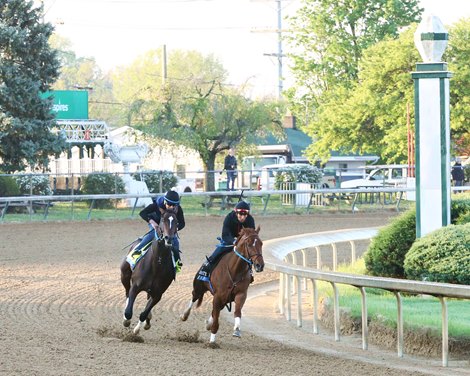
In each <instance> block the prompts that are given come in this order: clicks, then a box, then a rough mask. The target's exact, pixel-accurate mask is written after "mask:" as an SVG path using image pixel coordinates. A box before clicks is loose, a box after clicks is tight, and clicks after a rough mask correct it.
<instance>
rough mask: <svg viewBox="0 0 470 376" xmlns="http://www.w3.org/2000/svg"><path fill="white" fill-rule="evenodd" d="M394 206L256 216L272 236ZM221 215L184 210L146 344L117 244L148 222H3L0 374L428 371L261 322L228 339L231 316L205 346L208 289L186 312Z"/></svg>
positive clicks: (370, 220) (382, 217)
mask: <svg viewBox="0 0 470 376" xmlns="http://www.w3.org/2000/svg"><path fill="white" fill-rule="evenodd" d="M391 215H393V214H390V213H389V214H384V213H382V214H355V215H354V216H352V215H349V214H335V215H331V214H329V215H319V216H318V215H317V216H280V217H258V218H257V224H260V225H261V227H262V228H261V233H260V235H261V238H262V239H271V238H277V237H281V236H288V235H294V234H298V233H305V232H314V231H326V230H332V229H340V228H352V227H369V226H376V225H382V224H385V223H386V222H387V221H388V217H389V216H391ZM221 222H222V218H221V217H189V218H187V227H186V228H185V229H184V230H183V231H182V232H181V248H182V250H183V252H184V254H183V261H184V268H183V272H182V273H180V274H179V275H178V276H177V280H176V282H174V283H173V284H172V286H170V288H169V290H168V291H167V292H166V293H165V295H164V296H163V299H162V302H160V303H159V304H158V305H157V306H156V307H155V309H154V320H153V325H152V328H151V329H150V330H148V331H144V332H143V333H141V337H140V338H139V339H142V340H143V342H142V343H139V342H128V341H124V340H123V337H125V336H126V334H127V333H128V331H129V329H124V328H123V327H122V310H123V307H124V300H125V297H124V289H123V288H122V286H121V284H120V280H119V263H120V261H121V259H122V257H123V256H124V253H125V251H123V250H121V248H122V247H123V246H125V245H126V244H128V243H129V242H130V241H132V240H133V239H134V238H136V237H137V236H138V235H141V234H142V233H143V232H145V230H146V227H145V225H144V224H143V222H141V221H140V220H138V219H135V220H128V221H119V222H105V221H93V222H86V223H85V222H81V223H78V222H62V223H37V224H2V225H0V329H1V331H0V375H66V374H67V375H91V376H94V375H129V374H138V375H199V374H206V375H221V374H222V375H225V374H243V375H269V376H274V375H307V374H308V375H313V374H315V375H339V376H340V375H347V376H351V375H374V376H380V375H401V376H406V375H419V374H420V373H417V372H411V371H407V370H403V369H397V368H394V367H393V365H392V364H389V365H387V361H386V360H385V361H384V360H383V358H382V355H380V354H379V355H378V356H377V355H374V353H373V352H371V353H370V357H371V359H374V357H375V363H374V364H371V363H366V362H362V361H359V360H354V359H347V358H343V357H336V356H331V355H329V354H325V353H324V352H322V351H314V350H313V351H312V350H308V349H305V348H303V347H297V346H295V341H290V343H292V344H293V345H287V344H286V341H284V342H279V341H274V340H272V339H268V338H265V337H262V336H261V335H262V334H263V333H257V332H256V326H254V327H253V323H254V322H253V321H250V322H251V325H250V328H252V327H253V330H251V329H250V330H247V331H243V329H244V328H243V320H242V331H243V337H242V338H241V339H237V338H233V337H232V336H231V327H232V326H233V323H232V322H231V321H230V322H228V321H223V322H222V323H221V327H220V330H219V334H218V337H217V341H218V343H219V345H220V348H219V349H211V348H208V347H207V345H206V343H207V341H208V338H209V335H208V333H207V332H206V331H205V330H204V319H205V318H206V317H207V316H208V312H209V307H208V303H210V298H208V297H206V300H205V304H203V306H202V307H201V308H200V309H197V310H193V312H192V314H191V316H190V318H189V320H188V321H187V322H185V323H183V322H181V321H179V319H178V317H179V315H180V313H181V312H182V311H183V310H184V308H185V307H186V305H187V303H188V302H189V299H190V291H191V283H192V279H193V276H194V273H195V272H196V270H197V268H198V267H199V265H200V263H201V262H202V260H203V258H204V255H206V254H209V253H210V252H211V251H212V250H213V248H214V245H215V244H216V237H217V236H218V235H219V231H220V227H221ZM272 278H275V274H274V273H272V272H264V273H262V274H258V275H256V282H255V285H257V284H258V285H259V284H260V283H262V282H264V281H267V280H270V279H272ZM144 298H145V297H144V294H141V296H140V298H139V299H138V300H137V302H136V306H135V315H134V318H133V320H134V321H133V322H134V324H135V320H136V316H137V314H138V312H140V309H141V308H142V307H143V303H144ZM256 301H257V300H252V301H249V302H247V307H246V308H247V310H251V311H252V312H265V314H266V315H270V312H271V311H272V308H271V307H269V309H267V307H266V306H265V305H263V306H262V307H261V306H260V307H259V309H257V308H256V307H254V306H253V304H256ZM260 302H263V300H260ZM262 304H263V303H262ZM247 320H248V318H247ZM267 322H268V321H267V320H266V322H265V324H266V323H267ZM272 330H277V329H275V327H274V326H273V327H272ZM263 331H264V329H263ZM293 335H294V336H295V332H293ZM302 335H303V334H301V333H299V336H302ZM304 347H305V346H304ZM380 358H382V360H381V359H380ZM395 359H396V358H395ZM396 362H399V360H398V359H396Z"/></svg>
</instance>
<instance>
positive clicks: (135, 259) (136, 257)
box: [126, 242, 152, 270]
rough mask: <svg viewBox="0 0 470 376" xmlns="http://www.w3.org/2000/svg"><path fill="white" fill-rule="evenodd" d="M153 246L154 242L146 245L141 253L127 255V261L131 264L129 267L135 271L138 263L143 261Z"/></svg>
mask: <svg viewBox="0 0 470 376" xmlns="http://www.w3.org/2000/svg"><path fill="white" fill-rule="evenodd" d="M151 244H152V242H150V243H148V244H146V245H145V247H144V249H142V250H140V251H132V252H131V253H129V254H128V255H127V257H126V261H127V262H128V263H129V265H130V267H131V270H134V268H135V266H136V265H137V263H138V262H139V261H140V260H141V259H142V257H144V256H145V254H146V253H147V251H148V250H149V249H150V245H151Z"/></svg>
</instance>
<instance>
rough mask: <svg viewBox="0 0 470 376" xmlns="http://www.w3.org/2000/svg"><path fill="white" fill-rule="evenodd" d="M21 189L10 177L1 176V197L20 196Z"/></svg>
mask: <svg viewBox="0 0 470 376" xmlns="http://www.w3.org/2000/svg"><path fill="white" fill-rule="evenodd" d="M19 195H20V188H19V187H18V184H16V181H15V179H13V178H12V177H10V176H0V197H7V196H19Z"/></svg>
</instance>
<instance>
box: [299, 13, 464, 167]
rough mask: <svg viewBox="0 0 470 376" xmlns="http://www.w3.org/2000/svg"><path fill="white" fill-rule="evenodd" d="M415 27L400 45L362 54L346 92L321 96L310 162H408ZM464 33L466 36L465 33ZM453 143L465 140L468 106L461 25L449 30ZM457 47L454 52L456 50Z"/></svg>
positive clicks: (387, 42)
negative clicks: (349, 155)
mask: <svg viewBox="0 0 470 376" xmlns="http://www.w3.org/2000/svg"><path fill="white" fill-rule="evenodd" d="M415 30H416V27H411V28H409V29H408V30H406V31H404V32H403V33H402V34H401V35H400V37H399V38H398V39H388V40H384V41H382V42H379V43H377V44H375V45H373V46H371V47H369V48H368V49H366V50H365V51H364V52H363V59H362V61H361V63H360V65H359V73H358V83H357V84H355V85H352V86H351V88H349V89H346V88H344V87H339V88H336V89H334V90H330V91H329V92H328V93H327V94H325V95H324V96H323V100H324V104H323V105H322V106H320V107H319V108H318V109H317V113H316V118H315V121H314V122H312V127H311V128H310V129H309V132H311V135H312V137H313V138H314V139H315V140H316V142H315V143H314V144H313V145H311V146H310V147H309V148H308V150H307V154H308V155H310V156H311V158H315V157H316V156H319V155H320V156H326V155H328V153H329V151H330V150H331V149H334V150H344V151H347V152H349V151H354V152H357V153H361V154H363V153H372V154H377V155H380V156H381V157H382V159H383V160H384V161H385V162H387V163H403V162H405V161H406V159H407V118H406V116H407V105H409V108H410V123H411V126H412V127H413V128H414V86H413V80H412V78H411V72H413V71H414V70H415V69H416V63H417V62H419V61H421V58H420V57H419V54H418V51H417V49H416V47H415V46H414V41H413V36H414V32H415ZM465 30H466V32H465ZM449 34H450V37H449V52H448V55H445V56H444V58H443V59H444V61H446V60H447V56H448V61H449V70H450V71H451V72H453V73H454V76H453V77H452V78H451V82H450V98H451V121H450V124H451V129H452V131H451V137H452V140H453V144H454V145H460V146H461V147H462V146H464V145H465V142H468V141H465V140H469V138H470V136H469V132H468V124H467V123H466V122H465V119H468V118H470V107H469V106H465V105H462V104H465V103H469V102H470V92H468V86H469V85H468V83H469V82H470V75H469V72H470V70H469V69H468V67H467V64H466V62H467V61H468V57H469V55H470V47H469V46H470V43H468V42H469V40H468V38H469V37H468V35H470V24H469V23H468V22H467V23H465V22H461V23H459V24H457V25H456V26H455V27H452V28H450V29H449ZM455 46H457V47H455ZM461 150H465V148H461Z"/></svg>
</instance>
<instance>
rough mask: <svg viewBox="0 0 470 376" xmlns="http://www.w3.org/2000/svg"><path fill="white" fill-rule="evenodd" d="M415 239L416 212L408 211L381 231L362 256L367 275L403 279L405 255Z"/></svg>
mask: <svg viewBox="0 0 470 376" xmlns="http://www.w3.org/2000/svg"><path fill="white" fill-rule="evenodd" d="M415 239H416V210H415V209H412V210H409V211H407V212H405V213H403V214H402V215H400V216H399V217H397V218H395V219H394V220H393V221H392V222H391V223H390V224H389V225H388V226H386V227H385V228H383V229H381V230H380V231H379V233H378V234H377V236H376V237H374V239H372V243H371V245H370V246H369V248H368V249H367V252H366V253H365V255H364V261H365V265H366V270H367V273H368V274H371V275H375V276H382V277H393V278H404V276H405V275H404V269H403V262H404V260H405V255H406V253H407V252H408V250H409V249H410V247H411V245H412V244H413V242H414V241H415Z"/></svg>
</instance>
